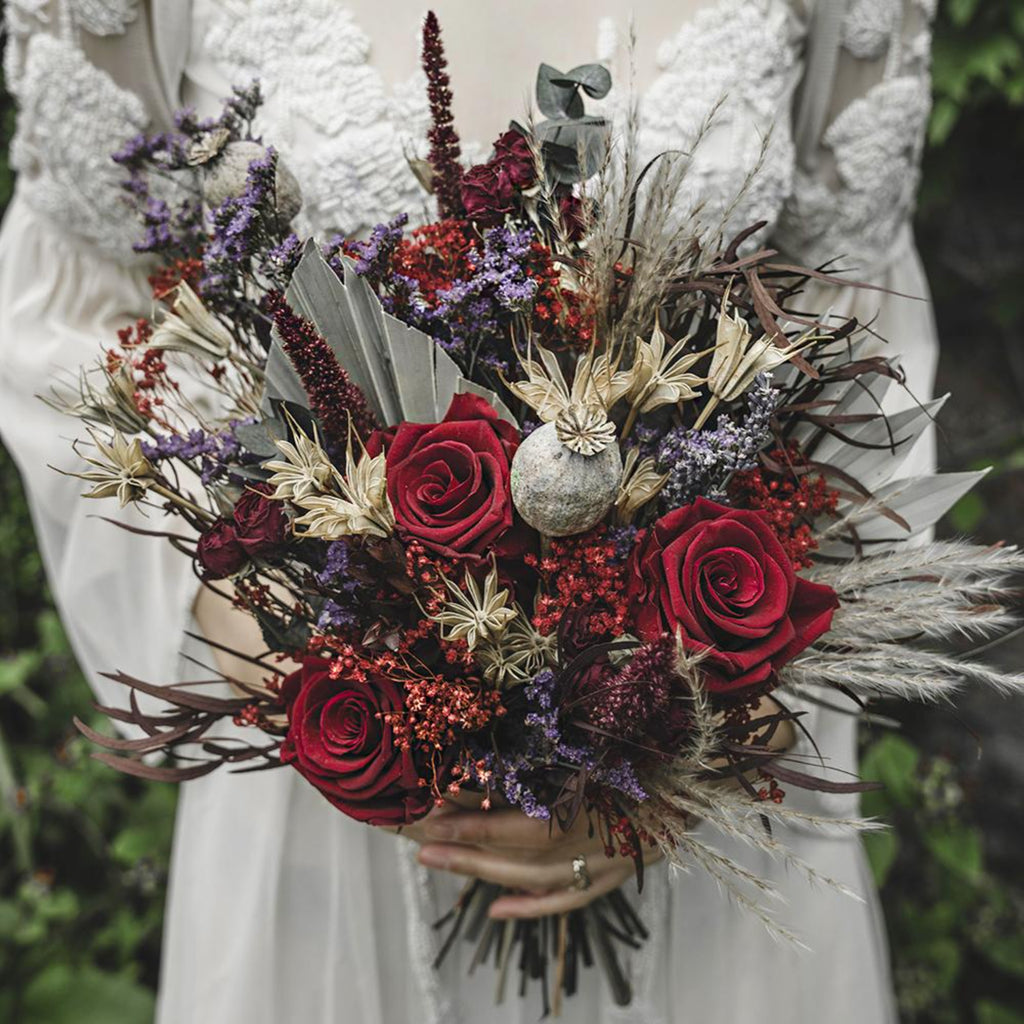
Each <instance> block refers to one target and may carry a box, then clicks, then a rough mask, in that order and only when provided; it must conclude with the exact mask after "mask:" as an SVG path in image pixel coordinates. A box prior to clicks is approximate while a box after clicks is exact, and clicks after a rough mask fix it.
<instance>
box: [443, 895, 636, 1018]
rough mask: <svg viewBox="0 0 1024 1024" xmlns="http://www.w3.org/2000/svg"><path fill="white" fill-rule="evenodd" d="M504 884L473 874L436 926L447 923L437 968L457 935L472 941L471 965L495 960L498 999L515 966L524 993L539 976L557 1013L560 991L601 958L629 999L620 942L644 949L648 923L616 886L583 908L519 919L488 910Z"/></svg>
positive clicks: (620, 996)
mask: <svg viewBox="0 0 1024 1024" xmlns="http://www.w3.org/2000/svg"><path fill="white" fill-rule="evenodd" d="M503 892H505V890H504V889H502V887H501V886H498V885H492V884H491V883H489V882H482V881H480V880H474V881H472V882H470V883H469V884H468V885H467V886H466V888H465V889H464V890H463V892H462V894H461V896H460V897H459V899H458V901H457V902H456V904H455V906H454V907H453V908H452V909H451V910H450V911H449V912H448V913H447V914H445V915H444V917H442V918H441V919H440V920H439V921H438V922H436V924H435V925H434V927H435V928H436V929H438V930H439V931H440V930H445V931H446V934H445V937H444V941H443V942H442V944H441V949H440V952H439V953H438V955H437V958H436V959H435V961H434V967H435V969H436V968H438V967H440V966H441V964H442V963H443V962H444V960H445V958H446V957H447V956H448V954H449V952H450V951H451V949H452V947H453V946H454V944H455V941H456V940H457V939H458V938H460V937H461V938H462V939H463V940H464V941H465V942H471V943H475V949H474V951H473V957H472V959H471V961H470V964H469V973H470V974H473V973H474V972H475V971H476V970H477V968H478V967H480V966H481V965H482V964H485V963H486V962H487V961H489V960H490V961H492V962H493V965H494V967H495V968H496V970H497V979H496V982H495V994H494V998H495V1002H497V1003H501V1002H503V1001H504V999H505V994H506V991H507V988H508V980H509V976H510V975H511V974H512V973H513V971H516V972H518V977H519V985H518V988H519V996H520V997H522V996H524V995H525V994H526V991H527V989H528V988H529V987H530V984H531V983H532V982H536V983H539V985H540V991H541V999H542V1001H543V1012H544V1016H548V1015H549V1014H550V1015H551V1016H554V1017H557V1016H559V1015H560V1013H561V1009H562V999H563V997H566V996H572V995H574V994H575V993H576V991H577V989H578V988H579V985H580V978H581V973H582V971H583V970H584V969H586V968H588V967H592V966H594V965H597V966H598V967H599V968H600V969H601V971H602V972H603V974H604V976H605V978H606V980H607V982H608V987H609V989H610V991H611V994H612V998H613V999H614V1001H615V1003H616V1005H618V1006H628V1005H629V1004H630V1002H631V1001H632V998H633V988H632V984H631V983H630V980H629V978H628V976H627V974H626V972H625V971H624V970H623V967H622V963H621V961H620V959H619V950H620V947H622V946H625V947H628V948H629V949H632V950H638V949H640V947H641V945H642V944H643V942H644V941H645V940H646V939H647V938H648V934H649V933H648V931H647V929H646V928H645V927H644V924H643V922H642V921H641V920H640V918H639V917H638V916H637V913H636V911H635V910H634V909H633V907H632V905H631V904H630V902H629V900H627V899H626V897H625V896H624V895H623V893H622V892H621V891H620V890H618V889H616V890H614V891H613V892H611V893H608V894H607V895H604V896H599V897H598V898H597V899H595V900H594V901H593V902H592V903H590V904H589V905H588V906H586V907H584V908H583V909H581V910H573V911H570V912H569V913H567V914H558V915H549V916H547V917H538V918H530V919H526V920H517V921H501V920H493V919H491V918H490V917H488V910H489V909H490V907H491V904H492V903H493V902H494V901H495V900H496V899H497V898H498V897H499V896H501V895H502V893H503Z"/></svg>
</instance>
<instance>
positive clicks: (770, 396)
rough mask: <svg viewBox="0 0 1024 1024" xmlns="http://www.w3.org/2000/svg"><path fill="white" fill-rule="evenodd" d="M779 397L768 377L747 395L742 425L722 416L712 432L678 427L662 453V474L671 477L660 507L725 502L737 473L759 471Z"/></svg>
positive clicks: (759, 379) (667, 437)
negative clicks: (715, 500)
mask: <svg viewBox="0 0 1024 1024" xmlns="http://www.w3.org/2000/svg"><path fill="white" fill-rule="evenodd" d="M777 401H778V392H777V390H776V389H775V388H773V387H772V378H771V374H769V373H761V374H758V375H757V377H755V378H754V383H753V385H752V386H751V389H750V391H749V392H747V406H748V411H747V413H746V415H745V416H744V417H743V419H742V421H741V422H740V423H734V422H733V421H732V420H731V419H729V417H728V416H719V417H718V421H717V423H716V425H715V428H714V429H713V430H692V429H691V428H689V427H677V428H676V429H675V430H672V431H670V432H669V433H668V434H666V435H665V438H664V440H662V442H661V445H660V446H659V448H658V455H657V462H658V470H659V472H662V473H668V474H669V478H668V480H667V481H666V482H665V486H664V487H663V488H662V491H661V496H660V501H661V506H662V508H664V509H673V508H680V507H681V506H683V505H688V504H689V503H690V502H692V501H693V500H694V499H695V498H698V497H705V498H721V497H722V496H723V493H724V489H725V485H726V484H727V483H728V480H729V477H730V476H732V474H733V473H736V472H739V471H741V470H745V469H752V468H753V467H754V466H756V465H757V456H758V452H760V451H761V449H762V448H764V446H765V445H766V444H767V443H768V442H769V440H770V439H771V431H770V424H771V418H772V415H773V413H774V412H775V406H776V403H777Z"/></svg>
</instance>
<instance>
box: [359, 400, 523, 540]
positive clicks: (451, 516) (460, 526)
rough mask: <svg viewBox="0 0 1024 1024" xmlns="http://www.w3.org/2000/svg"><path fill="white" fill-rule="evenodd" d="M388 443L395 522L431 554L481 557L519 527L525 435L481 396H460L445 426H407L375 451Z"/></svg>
mask: <svg viewBox="0 0 1024 1024" xmlns="http://www.w3.org/2000/svg"><path fill="white" fill-rule="evenodd" d="M382 444H383V445H384V446H386V449H387V481H388V483H387V486H388V497H389V498H390V499H391V505H392V507H393V508H394V510H395V521H396V522H397V523H398V526H399V527H400V528H401V529H402V530H404V531H405V533H406V534H408V535H409V536H410V537H412V538H414V539H415V540H418V541H420V542H421V543H423V544H424V545H425V546H426V547H428V548H430V549H431V550H432V551H436V552H438V553H439V554H442V555H445V556H446V557H449V558H459V557H466V556H474V555H481V554H483V553H484V552H485V551H487V550H488V549H489V548H490V547H492V546H493V545H494V543H495V541H497V540H498V539H499V538H500V537H501V536H502V535H503V534H504V533H505V532H506V531H507V530H508V529H509V527H510V526H511V525H512V492H511V490H510V488H509V466H510V465H511V462H512V456H513V454H515V450H516V448H517V447H518V445H519V434H518V432H517V431H516V429H515V427H513V426H512V425H511V424H509V423H506V422H505V421H504V420H501V419H499V418H498V414H497V413H496V412H495V411H494V410H493V409H492V408H491V407H490V405H488V404H487V402H485V401H484V400H483V399H482V398H480V397H479V396H478V395H456V396H455V397H454V398H453V399H452V402H451V405H450V406H449V407H448V412H447V413H446V414H445V417H444V419H443V420H442V421H441V422H440V423H402V424H400V425H399V426H398V428H397V429H396V430H395V432H394V435H393V436H391V437H390V438H389V437H388V436H387V435H382V436H380V437H379V438H375V439H373V440H372V441H371V444H370V445H368V448H369V450H371V451H373V450H375V449H377V448H379V447H380V445H382Z"/></svg>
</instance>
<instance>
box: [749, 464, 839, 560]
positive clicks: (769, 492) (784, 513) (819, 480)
mask: <svg viewBox="0 0 1024 1024" xmlns="http://www.w3.org/2000/svg"><path fill="white" fill-rule="evenodd" d="M771 458H772V460H773V461H775V462H776V463H778V464H780V465H793V466H799V465H800V464H801V462H802V459H801V457H800V454H799V452H798V451H797V450H796V449H795V448H789V449H786V450H783V449H776V450H775V451H773V452H772V453H771ZM729 499H730V503H731V504H734V505H736V507H737V508H752V509H760V510H762V511H764V512H765V513H767V516H768V523H769V525H770V526H771V528H772V529H773V530H774V532H775V535H776V536H777V537H778V538H779V541H780V542H781V543H782V546H783V548H784V549H785V551H786V554H787V555H788V556H789V558H790V561H791V562H792V563H793V567H794V568H796V569H805V568H807V567H808V566H809V565H811V564H812V563H813V561H814V560H813V558H812V557H811V553H812V552H813V551H815V550H816V549H817V547H818V542H817V540H816V539H815V537H814V532H813V524H814V522H815V520H816V519H818V518H820V517H822V516H834V515H835V512H836V503H837V501H838V500H839V492H838V491H836V490H833V489H831V488H829V486H828V484H827V482H826V480H825V478H824V477H822V476H818V475H816V474H812V473H806V474H800V475H796V474H793V473H776V472H773V471H771V470H769V469H766V468H764V467H761V468H759V469H750V470H746V471H744V472H741V473H736V474H735V475H734V476H733V478H732V480H731V481H730V483H729Z"/></svg>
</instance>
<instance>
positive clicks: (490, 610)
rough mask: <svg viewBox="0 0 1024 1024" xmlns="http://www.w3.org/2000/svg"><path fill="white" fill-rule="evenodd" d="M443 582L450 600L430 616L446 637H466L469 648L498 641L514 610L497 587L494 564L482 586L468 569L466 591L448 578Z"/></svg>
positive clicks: (513, 614)
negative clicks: (488, 641) (484, 642)
mask: <svg viewBox="0 0 1024 1024" xmlns="http://www.w3.org/2000/svg"><path fill="white" fill-rule="evenodd" d="M444 582H445V586H446V587H447V588H448V591H449V593H450V594H451V595H452V600H451V601H449V602H448V603H447V604H446V605H445V606H444V608H443V609H442V610H441V611H439V612H438V613H437V614H436V615H433V616H431V618H432V619H433V620H434V621H435V622H437V623H438V624H439V625H440V626H441V635H442V636H443V637H444V638H445V639H446V640H465V641H466V643H467V644H468V646H469V649H470V650H471V651H472V650H473V649H474V648H475V647H476V646H477V644H478V643H480V642H481V641H485V640H490V641H494V640H497V638H498V637H500V636H501V634H502V633H503V632H504V630H505V628H506V627H507V626H508V624H509V622H511V621H512V619H514V618H515V617H516V610H515V609H514V608H510V607H509V606H508V597H509V594H508V591H507V590H499V589H498V570H497V568H496V567H494V566H492V567H491V570H490V572H488V574H487V576H486V577H485V579H484V585H483V588H481V586H480V584H479V583H478V582H477V581H476V579H475V578H474V577H473V574H472V573H470V572H467V573H466V576H465V584H466V589H465V590H463V589H462V588H461V587H459V586H457V585H456V584H454V583H452V581H451V580H449V579H448V578H447V577H445V579H444Z"/></svg>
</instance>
